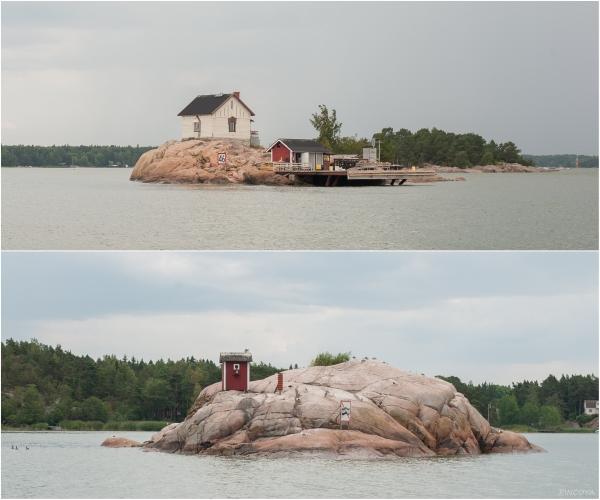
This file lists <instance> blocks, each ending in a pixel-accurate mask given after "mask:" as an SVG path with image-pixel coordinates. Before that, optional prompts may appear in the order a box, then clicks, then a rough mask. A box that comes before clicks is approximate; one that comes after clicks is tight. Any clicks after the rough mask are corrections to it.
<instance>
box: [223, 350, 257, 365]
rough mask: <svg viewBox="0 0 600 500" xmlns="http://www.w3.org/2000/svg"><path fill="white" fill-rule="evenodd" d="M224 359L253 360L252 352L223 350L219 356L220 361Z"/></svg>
mask: <svg viewBox="0 0 600 500" xmlns="http://www.w3.org/2000/svg"><path fill="white" fill-rule="evenodd" d="M223 361H247V362H250V361H252V353H250V352H248V351H246V352H222V353H221V354H220V356H219V363H223Z"/></svg>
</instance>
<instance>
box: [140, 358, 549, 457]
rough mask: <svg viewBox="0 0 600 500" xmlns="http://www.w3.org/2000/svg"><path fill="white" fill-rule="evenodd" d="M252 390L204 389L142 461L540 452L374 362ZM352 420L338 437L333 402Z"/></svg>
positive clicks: (460, 401)
mask: <svg viewBox="0 0 600 500" xmlns="http://www.w3.org/2000/svg"><path fill="white" fill-rule="evenodd" d="M283 376H284V390H283V391H282V392H281V393H278V392H277V376H276V375H274V376H271V377H268V378H266V379H264V380H260V381H255V382H251V383H250V389H249V391H248V392H247V393H244V392H239V391H222V390H221V383H220V382H219V383H216V384H213V385H211V386H209V387H207V388H205V389H204V390H203V391H202V392H201V393H200V395H199V396H198V398H197V400H196V402H195V403H194V405H193V406H192V408H191V409H190V411H189V413H188V415H187V417H186V419H185V421H184V422H182V423H180V424H171V425H170V426H168V427H166V428H165V429H163V430H162V431H160V432H159V433H157V434H155V435H154V436H153V437H152V442H151V443H149V444H147V445H145V446H144V448H145V450H146V451H162V452H167V453H184V454H205V455H244V456H263V457H272V458H277V457H322V458H374V457H385V456H402V457H426V456H432V455H435V454H438V455H458V454H478V453H482V452H485V453H517V452H540V451H544V450H543V449H542V448H539V447H538V446H535V445H532V444H530V443H529V442H528V441H527V439H526V438H525V437H524V436H522V435H520V434H516V433H513V432H508V431H501V430H498V429H494V428H493V427H491V426H490V425H489V423H488V422H487V420H486V419H485V418H483V416H482V415H481V414H480V413H479V412H478V411H477V410H476V409H475V408H474V407H473V406H472V405H471V404H470V403H469V401H468V400H467V398H465V397H464V396H463V395H462V394H460V393H459V392H457V391H456V389H455V388H454V386H453V385H452V384H450V383H448V382H445V381H443V380H440V379H437V378H431V377H426V376H423V375H417V374H414V373H410V372H404V371H402V370H398V369H396V368H393V367H391V366H389V365H388V364H386V363H383V362H381V361H377V360H366V359H363V360H359V359H353V360H351V361H348V362H346V363H341V364H339V365H334V366H327V367H310V368H303V369H296V370H289V371H286V372H284V374H283ZM342 399H348V400H351V401H352V414H351V417H352V420H351V423H350V425H349V429H350V430H347V427H348V426H347V425H346V424H344V430H340V423H339V406H340V400H342Z"/></svg>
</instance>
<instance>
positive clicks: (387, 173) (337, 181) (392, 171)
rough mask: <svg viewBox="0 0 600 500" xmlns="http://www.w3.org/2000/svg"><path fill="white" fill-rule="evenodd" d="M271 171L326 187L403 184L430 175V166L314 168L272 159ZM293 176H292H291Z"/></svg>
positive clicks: (376, 165) (374, 165)
mask: <svg viewBox="0 0 600 500" xmlns="http://www.w3.org/2000/svg"><path fill="white" fill-rule="evenodd" d="M273 172H275V173H276V174H279V175H285V176H288V177H290V178H294V177H295V178H297V179H299V180H301V181H303V182H307V183H309V184H315V185H324V186H326V187H329V186H331V187H334V186H342V185H346V186H347V185H391V186H393V185H395V184H396V185H402V184H404V183H405V182H406V181H408V180H410V179H427V178H429V179H432V178H434V177H435V176H436V172H434V171H433V170H410V169H406V168H403V167H402V166H401V165H388V164H366V165H360V166H356V167H352V168H349V169H347V170H346V169H339V170H317V169H315V168H313V167H309V166H308V165H301V164H298V163H273ZM291 176H294V177H291Z"/></svg>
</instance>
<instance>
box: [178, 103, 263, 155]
mask: <svg viewBox="0 0 600 500" xmlns="http://www.w3.org/2000/svg"><path fill="white" fill-rule="evenodd" d="M177 116H181V138H182V139H195V138H207V139H212V138H214V139H236V140H239V141H242V142H244V144H248V145H249V144H250V136H251V132H250V122H251V121H252V119H251V117H253V116H254V113H253V112H252V110H251V109H250V108H249V107H248V106H246V105H245V104H244V103H243V102H242V100H241V99H240V93H239V92H232V93H231V94H210V95H199V96H198V97H196V98H195V99H194V100H193V101H192V102H190V103H189V104H188V105H187V106H186V107H185V108H184V110H183V111H182V112H181V113H179V114H178V115H177Z"/></svg>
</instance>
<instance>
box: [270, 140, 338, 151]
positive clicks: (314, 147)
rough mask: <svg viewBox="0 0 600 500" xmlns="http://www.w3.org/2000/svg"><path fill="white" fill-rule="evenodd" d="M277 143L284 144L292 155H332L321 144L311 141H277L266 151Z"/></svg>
mask: <svg viewBox="0 0 600 500" xmlns="http://www.w3.org/2000/svg"><path fill="white" fill-rule="evenodd" d="M278 142H281V143H282V144H285V145H286V146H287V147H288V148H289V149H290V150H291V151H293V152H294V153H325V154H333V152H332V151H329V149H327V148H326V147H325V146H323V145H322V144H321V143H319V142H317V141H314V140H312V139H277V140H276V141H275V142H274V143H273V145H272V146H270V147H269V148H268V149H267V151H271V149H273V147H274V146H275V145H276V144H277V143H278Z"/></svg>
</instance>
